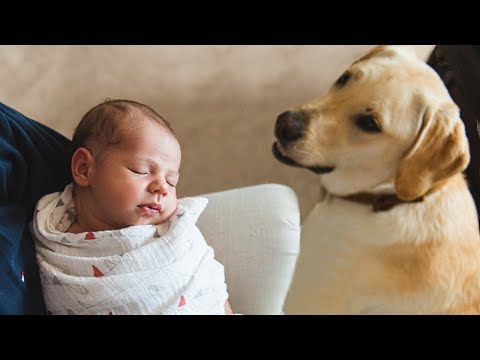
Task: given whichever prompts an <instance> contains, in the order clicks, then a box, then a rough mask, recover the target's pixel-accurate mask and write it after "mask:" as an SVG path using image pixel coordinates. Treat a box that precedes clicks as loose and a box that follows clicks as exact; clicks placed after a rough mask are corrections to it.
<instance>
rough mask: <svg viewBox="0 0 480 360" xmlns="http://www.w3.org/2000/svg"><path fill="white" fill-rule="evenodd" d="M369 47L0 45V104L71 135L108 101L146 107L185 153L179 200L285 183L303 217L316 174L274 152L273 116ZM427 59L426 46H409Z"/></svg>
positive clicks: (324, 84) (322, 86)
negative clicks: (281, 160)
mask: <svg viewBox="0 0 480 360" xmlns="http://www.w3.org/2000/svg"><path fill="white" fill-rule="evenodd" d="M370 47H372V45H317V46H297V45H295V46H250V45H248V46H238V45H237V46H214V45H211V46H0V84H1V86H0V101H2V102H4V103H6V104H7V105H9V106H12V107H14V108H16V109H17V110H19V111H21V112H23V113H24V114H25V115H27V116H29V117H31V118H34V119H36V120H38V121H40V122H42V123H44V124H47V125H49V126H51V127H53V128H54V129H56V130H57V131H59V132H61V133H62V134H64V135H65V136H67V137H69V138H70V137H71V135H72V132H73V129H74V127H75V125H76V123H77V122H78V121H79V120H80V118H81V116H82V115H83V114H84V113H85V112H86V111H87V110H88V109H89V108H90V107H92V106H94V105H96V104H97V103H99V102H101V101H103V100H104V99H105V98H107V97H108V98H129V99H132V100H136V101H139V102H143V103H146V104H147V105H150V106H152V107H153V108H154V109H156V110H157V111H158V112H159V113H161V114H162V115H164V116H165V117H166V118H167V119H168V120H169V121H170V122H171V124H172V126H173V127H174V129H175V131H176V133H177V135H178V138H179V140H180V142H181V144H182V147H183V162H182V169H181V170H182V171H181V180H180V185H179V188H178V190H179V195H180V196H189V195H195V194H201V193H207V192H214V191H220V190H226V189H230V188H235V187H242V186H249V185H255V184H261V183H281V184H286V185H289V186H291V187H292V188H293V189H294V190H295V191H296V192H297V195H298V197H299V200H300V206H301V212H302V217H304V216H305V215H306V213H307V212H308V211H309V210H310V209H311V208H312V206H313V203H314V201H315V198H316V196H317V193H318V186H317V177H316V175H314V174H313V173H311V172H309V171H307V170H301V169H295V168H291V167H287V166H285V165H282V164H280V163H279V162H278V161H276V160H275V159H274V158H273V156H272V155H271V151H270V148H271V144H272V142H273V141H274V138H273V126H274V123H275V119H276V116H277V115H278V114H279V113H281V112H282V111H284V110H286V109H287V108H289V107H291V106H293V105H296V104H298V103H300V102H303V101H306V100H309V99H313V98H315V97H317V96H319V95H321V94H322V93H324V92H325V91H326V90H327V88H328V87H329V86H330V85H331V83H332V82H333V81H334V80H335V79H336V78H337V77H338V76H339V75H340V73H341V72H342V71H343V69H344V68H345V67H346V66H348V65H349V64H350V63H351V62H352V61H353V60H354V59H355V58H356V57H357V56H359V55H360V54H362V53H363V52H364V51H366V50H367V49H369V48H370ZM416 49H417V51H418V53H419V55H420V56H422V57H424V58H425V57H426V56H427V54H428V53H429V52H430V50H431V49H432V45H416Z"/></svg>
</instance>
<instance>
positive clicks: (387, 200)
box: [337, 192, 423, 212]
mask: <svg viewBox="0 0 480 360" xmlns="http://www.w3.org/2000/svg"><path fill="white" fill-rule="evenodd" d="M337 197H339V198H341V199H345V200H349V201H354V202H357V203H360V204H366V205H371V206H372V208H373V212H379V211H387V210H390V209H391V208H393V207H394V206H396V205H399V204H405V203H414V202H420V201H423V196H422V197H419V198H417V199H415V200H411V201H404V200H401V199H399V198H398V197H397V195H396V194H376V193H368V192H359V193H356V194H351V195H346V196H337Z"/></svg>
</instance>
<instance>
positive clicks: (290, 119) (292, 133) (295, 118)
mask: <svg viewBox="0 0 480 360" xmlns="http://www.w3.org/2000/svg"><path fill="white" fill-rule="evenodd" d="M305 122H306V116H305V115H304V114H302V113H301V112H300V111H285V112H284V113H281V114H280V115H278V117H277V122H276V123H275V136H276V137H277V139H278V140H279V141H280V143H281V144H282V145H286V144H287V143H289V142H292V141H295V140H298V139H299V138H301V137H302V135H303V133H304V131H305Z"/></svg>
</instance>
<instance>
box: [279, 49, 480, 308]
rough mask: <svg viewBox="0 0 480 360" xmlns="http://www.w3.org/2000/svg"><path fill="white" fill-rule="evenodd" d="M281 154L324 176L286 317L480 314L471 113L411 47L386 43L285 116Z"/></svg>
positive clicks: (304, 232)
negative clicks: (467, 124)
mask: <svg viewBox="0 0 480 360" xmlns="http://www.w3.org/2000/svg"><path fill="white" fill-rule="evenodd" d="M274 134H275V138H276V139H275V140H276V141H275V142H274V144H273V147H272V152H273V154H274V156H275V157H276V158H277V159H278V160H279V161H281V162H282V163H285V164H287V165H291V166H297V167H302V168H305V169H309V170H311V171H313V172H315V173H316V174H318V175H319V180H320V189H321V191H320V198H319V200H318V202H317V203H316V204H315V206H314V208H313V210H312V211H311V212H310V213H309V214H308V215H307V217H306V219H305V221H304V222H303V224H302V237H301V250H300V255H299V258H298V261H297V265H296V269H295V274H294V278H293V281H292V285H291V287H290V289H289V293H288V296H287V300H286V303H285V308H284V310H285V313H286V314H477V313H480V235H479V228H478V217H477V210H476V207H475V204H474V202H473V198H472V196H471V194H470V192H469V190H468V185H467V182H466V180H465V178H464V175H463V174H462V172H463V170H464V169H465V168H466V166H467V165H468V162H469V160H470V154H469V145H468V140H467V137H466V135H465V129H464V125H463V122H462V120H461V118H460V114H459V108H458V106H457V105H456V104H455V103H454V102H453V100H452V99H451V97H450V95H449V93H448V90H447V89H446V87H445V86H444V84H443V82H442V80H441V79H440V77H439V76H438V75H437V73H436V72H435V71H434V70H433V69H432V68H430V67H429V66H428V65H427V64H426V62H424V61H422V60H421V59H420V58H418V57H417V56H416V55H415V52H414V50H413V49H412V48H409V47H407V46H377V47H374V48H372V49H371V50H370V51H369V52H368V53H366V54H365V55H364V56H362V57H360V58H359V59H357V60H356V61H355V62H353V64H352V65H351V66H350V67H349V68H348V69H347V70H346V71H345V72H344V73H343V74H342V75H341V76H340V77H339V78H338V80H337V81H336V82H335V83H334V84H333V85H332V87H331V88H330V89H329V90H328V92H327V93H326V94H325V95H324V96H321V97H320V98H318V99H316V100H313V101H310V102H306V103H304V104H301V105H299V106H297V107H294V108H292V109H290V110H288V111H285V112H283V113H282V114H280V115H279V116H278V118H277V119H276V123H275V129H274Z"/></svg>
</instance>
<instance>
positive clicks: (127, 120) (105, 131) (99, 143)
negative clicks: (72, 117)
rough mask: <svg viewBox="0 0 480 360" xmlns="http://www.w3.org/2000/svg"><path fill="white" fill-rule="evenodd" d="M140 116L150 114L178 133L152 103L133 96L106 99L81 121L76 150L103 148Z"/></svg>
mask: <svg viewBox="0 0 480 360" xmlns="http://www.w3.org/2000/svg"><path fill="white" fill-rule="evenodd" d="M140 118H148V119H149V120H151V121H153V122H155V123H157V124H159V125H160V126H163V127H164V128H165V129H166V130H167V131H168V132H169V133H171V134H172V135H173V136H175V133H174V132H173V129H172V127H171V126H170V124H169V122H168V121H167V120H166V119H165V118H164V117H162V116H161V115H160V114H158V113H157V112H156V111H155V110H153V109H152V108H150V107H149V106H147V105H144V104H141V103H139V102H136V101H132V100H118V99H107V100H106V101H104V102H103V103H100V104H98V105H96V106H95V107H93V108H91V109H90V110H89V111H88V112H87V113H86V114H85V115H84V116H83V118H82V120H80V122H79V123H78V125H77V127H76V128H75V131H74V133H73V138H72V142H73V144H72V145H73V152H74V151H75V150H76V149H78V148H79V147H81V146H85V147H87V148H88V149H89V150H93V149H92V147H94V148H96V149H97V150H98V151H101V150H103V149H104V148H106V147H108V146H110V145H114V144H118V143H119V142H120V141H121V140H122V137H123V136H124V135H125V134H126V133H128V131H129V130H131V129H132V127H133V126H136V125H137V124H138V121H135V120H139V119H140ZM73 152H72V154H73Z"/></svg>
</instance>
